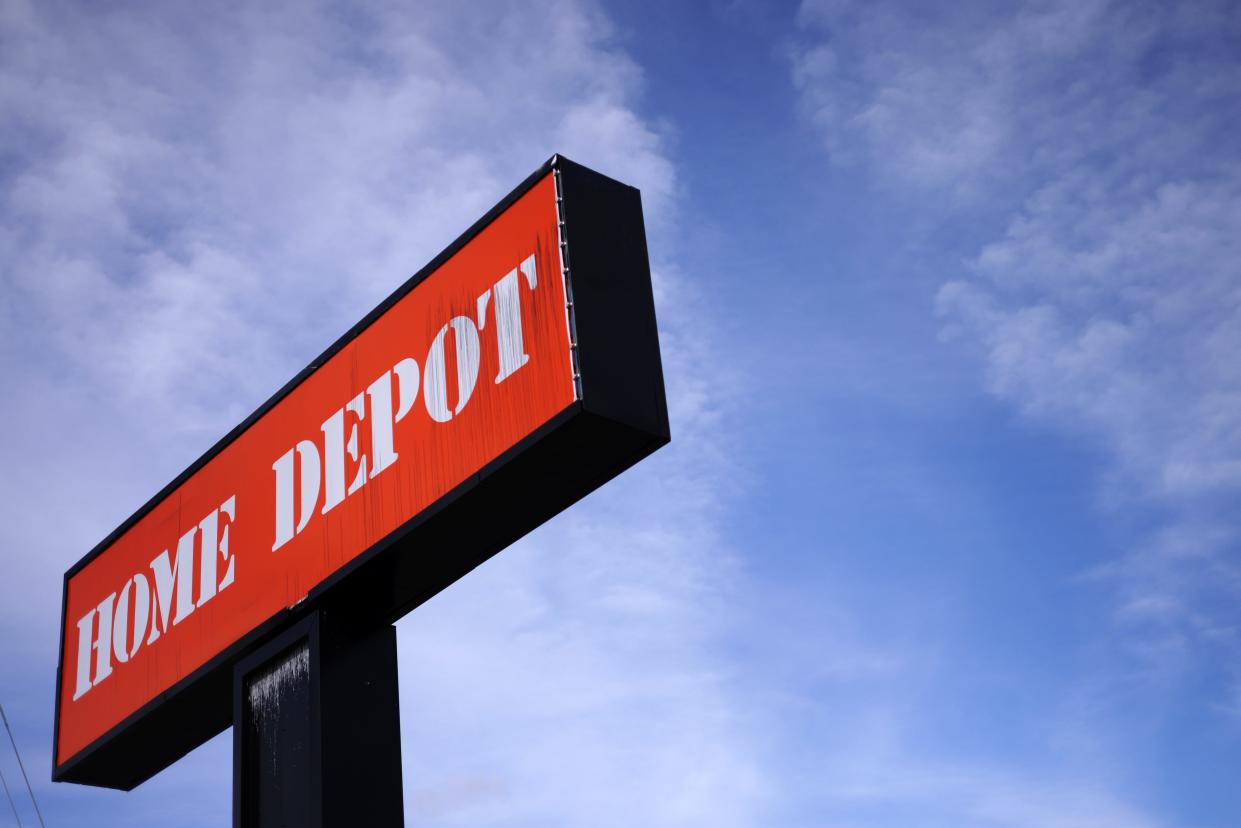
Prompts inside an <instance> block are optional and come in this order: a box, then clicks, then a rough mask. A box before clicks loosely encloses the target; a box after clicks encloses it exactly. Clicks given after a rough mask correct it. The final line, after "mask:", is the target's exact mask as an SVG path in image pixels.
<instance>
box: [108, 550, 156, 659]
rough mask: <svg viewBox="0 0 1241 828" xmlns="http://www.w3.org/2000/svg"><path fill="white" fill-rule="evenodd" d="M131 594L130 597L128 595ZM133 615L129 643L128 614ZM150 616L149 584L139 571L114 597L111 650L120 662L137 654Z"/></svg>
mask: <svg viewBox="0 0 1241 828" xmlns="http://www.w3.org/2000/svg"><path fill="white" fill-rule="evenodd" d="M131 595H132V597H130V596H131ZM131 604H132V612H133V616H134V632H133V643H132V644H131V643H130V635H129V615H130V611H131ZM150 618H151V585H150V583H148V582H147V578H146V576H145V575H143V574H142V573H141V572H139V573H137V574H136V575H134V577H132V578H130V579H129V580H128V581H126V582H125V586H124V587H122V588H121V594H120V597H119V598H117V599H116V613H115V618H114V620H113V622H112V652H113V653H114V654H115V655H116V660H117V661H119V662H120V663H121V664H124V663H125V662H127V661H129V660H130V659H131V658H133V657H134V656H136V655H137V654H138V650H139V649H140V648H141V647H142V639H144V638H146V634H147V623H148V622H149V621H150Z"/></svg>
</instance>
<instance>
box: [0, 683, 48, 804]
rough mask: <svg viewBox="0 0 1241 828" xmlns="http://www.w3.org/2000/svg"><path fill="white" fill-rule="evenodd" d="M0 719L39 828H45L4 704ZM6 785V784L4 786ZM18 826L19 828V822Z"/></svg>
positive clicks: (0, 711)
mask: <svg viewBox="0 0 1241 828" xmlns="http://www.w3.org/2000/svg"><path fill="white" fill-rule="evenodd" d="M0 720H3V721H4V729H5V730H7V731H8V732H9V742H11V743H12V745H13V755H14V756H16V757H17V767H19V768H21V769H22V779H25V780H26V790H27V791H28V792H29V793H30V801H31V802H33V803H34V812H35V816H37V817H38V818H39V826H40V828H47V825H46V824H44V822H43V812H42V811H40V810H39V800H37V799H35V798H34V788H32V787H30V777H29V776H27V775H26V765H25V764H24V763H23V762H22V754H21V752H20V751H19V750H18V749H17V740H16V739H14V738H13V728H11V727H9V717H8V716H6V715H4V705H2V704H0ZM5 787H6V788H7V787H8V786H7V785H6V786H5ZM18 824H19V828H20V822H19V823H18Z"/></svg>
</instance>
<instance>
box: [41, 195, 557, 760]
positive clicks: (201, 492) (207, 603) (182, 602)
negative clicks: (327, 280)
mask: <svg viewBox="0 0 1241 828" xmlns="http://www.w3.org/2000/svg"><path fill="white" fill-rule="evenodd" d="M559 234H560V230H559V227H558V214H557V192H556V182H555V176H554V174H553V173H552V172H551V171H548V172H547V174H546V175H545V176H544V177H543V178H542V179H541V180H539V181H537V183H535V184H533V185H532V186H530V187H529V189H527V190H526V191H525V192H524V193H523V194H522V195H521V196H520V197H519V198H517V199H516V200H515V201H514V202H513V203H512V204H510V205H509V206H508V207H507V208H505V209H504V210H503V211H502V212H500V213H499V214H498V215H496V216H495V217H494V218H493V219H492V220H491V221H490V223H489V224H487V225H486V226H485V227H483V228H482V229H481V230H478V231H477V232H476V234H475V235H474V236H473V237H472V238H470V239H469V240H468V241H467V242H466V243H465V244H464V245H463V246H461V247H459V248H458V249H457V250H456V251H455V252H453V253H452V254H451V255H450V256H449V257H448V258H447V259H445V260H444V261H442V262H441V263H440V264H439V266H438V267H436V268H435V269H433V270H431V271H430V272H429V273H428V274H427V275H426V276H425V277H424V278H423V279H422V280H421V281H419V282H418V283H417V284H415V285H414V286H413V287H412V289H410V290H409V291H408V292H406V293H404V295H401V296H400V298H398V299H396V300H395V302H393V303H392V304H391V305H390V306H388V307H387V308H386V309H385V310H383V311H382V312H381V313H379V315H378V316H375V317H374V318H373V319H371V320H370V322H369V323H368V324H367V325H366V326H365V328H363V329H362V330H361V331H360V332H359V333H357V334H356V336H354V337H353V338H352V339H351V340H349V341H348V342H346V344H344V346H343V347H341V348H340V349H339V350H337V351H335V353H333V354H332V355H331V356H330V357H329V358H328V359H326V361H324V362H323V363H322V364H319V365H317V366H316V367H314V369H313V370H312V371H311V372H310V373H308V374H306V375H305V376H304V378H303V379H302V380H301V381H300V382H298V383H297V384H295V385H293V386H292V387H291V389H289V390H287V391H286V392H285V393H284V396H283V397H280V398H279V399H278V400H277V401H276V402H275V403H274V404H272V405H271V406H270V407H269V408H267V409H266V410H265V411H264V412H263V413H262V414H261V415H260V416H259V417H258V418H257V419H255V420H254V421H253V422H251V423H250V424H249V425H248V427H246V428H245V429H244V430H243V431H241V432H240V433H239V434H237V435H236V436H234V437H233V438H232V439H231V441H229V442H226V443H225V444H224V445H223V447H222V448H221V449H220V450H219V451H218V452H216V453H215V454H213V455H210V456H209V459H208V460H207V461H206V462H205V463H203V464H202V465H200V466H199V467H198V468H197V470H195V471H194V472H193V473H192V474H190V475H189V476H188V477H186V478H184V479H183V480H182V481H181V482H180V483H179V484H178V485H176V486H175V487H174V488H172V489H171V490H169V491H167V492H166V493H165V495H164V496H163V497H162V498H161V499H159V500H158V501H157V502H155V503H154V505H153V506H150V507H149V508H148V509H147V510H146V511H145V512H144V513H140V517H138V519H137V520H136V521H134V522H132V523H131V524H129V525H128V526H127V527H126V528H124V530H123V531H121V532H120V534H118V535H116V536H115V537H114V538H113V539H111V540H110V542H108V543H107V544H106V545H105V546H104V547H103V548H101V549H99V550H97V551H96V553H94V554H93V556H92V557H90V558H88V560H87V562H86V563H85V564H84V565H81V566H80V568H78V569H77V570H76V571H71V573H70V575H69V576H68V579H67V582H66V596H65V613H64V629H63V631H62V637H63V638H62V655H61V658H62V661H61V668H60V686H59V688H58V693H59V719H58V729H57V738H56V745H55V748H56V763H55V764H56V765H57V766H60V765H63V764H64V763H65V762H66V761H68V760H70V759H72V758H73V757H74V756H75V754H78V753H79V752H80V751H82V750H83V749H84V748H86V747H87V746H89V745H91V743H92V742H94V741H95V740H97V739H99V738H100V737H101V736H103V735H104V734H106V733H108V732H109V731H110V730H112V729H113V728H115V727H116V726H117V725H119V724H121V723H122V722H124V721H125V720H126V718H127V717H129V716H131V715H132V714H134V713H135V712H136V711H138V710H139V709H141V708H142V707H143V706H144V705H148V704H149V703H151V702H152V701H153V700H155V699H157V697H159V696H160V694H161V693H164V692H165V691H167V690H168V689H169V688H172V687H174V686H175V685H177V684H178V682H181V681H183V680H184V679H186V678H187V677H188V676H190V675H191V674H192V673H193V672H194V671H195V670H196V669H198V668H200V667H202V666H203V665H204V664H206V663H207V662H208V661H209V660H211V659H212V658H213V657H215V656H217V655H218V654H220V653H222V652H223V651H224V650H225V649H226V648H228V647H229V646H230V645H232V644H234V643H235V642H237V641H238V640H240V639H241V638H242V637H243V636H245V635H246V634H247V633H248V632H250V631H251V630H254V629H255V628H256V627H258V626H259V625H261V624H262V623H264V622H265V621H267V620H269V619H271V618H272V617H274V616H275V615H276V614H278V613H280V612H281V611H282V610H285V609H287V608H290V607H293V606H295V605H297V604H298V602H299V601H302V600H303V599H304V598H306V596H307V595H308V593H309V592H310V591H311V590H312V589H314V588H315V587H316V585H319V584H321V583H323V582H324V580H325V579H327V578H328V577H329V576H331V575H332V574H333V573H335V572H337V571H338V570H339V569H340V568H341V567H343V566H344V565H346V564H347V563H349V562H350V561H351V560H353V559H354V558H355V557H357V556H359V555H360V554H361V553H363V552H364V551H366V550H367V549H368V548H370V547H372V546H373V545H374V544H375V543H376V542H377V541H379V540H381V539H383V538H384V537H385V536H387V535H389V534H390V533H392V532H393V531H394V530H396V529H397V528H398V527H400V526H401V525H402V524H404V523H405V522H406V521H408V520H410V518H411V517H413V516H415V515H417V514H419V513H420V512H421V511H422V510H424V509H426V508H427V507H428V506H429V505H431V504H433V503H435V502H436V500H437V499H439V498H441V497H443V496H444V495H445V494H446V493H448V492H449V491H450V490H452V489H453V488H454V487H456V486H458V485H459V484H461V483H462V482H463V481H465V480H466V479H467V478H468V477H469V476H470V475H472V474H475V473H476V472H478V470H479V469H481V468H483V467H484V466H485V465H486V464H488V463H489V462H491V461H493V460H495V459H497V458H498V457H499V456H500V455H501V454H502V453H503V452H505V451H506V450H507V449H509V448H511V447H513V446H514V445H516V444H517V443H518V442H519V441H521V440H522V439H523V438H525V437H527V436H529V435H530V434H531V433H533V432H534V431H535V430H537V429H538V428H539V427H540V426H542V425H544V424H545V423H547V422H548V421H549V420H551V419H552V418H553V417H554V416H555V415H557V414H558V413H560V412H562V411H564V410H565V409H566V408H567V407H569V406H571V405H573V404H574V402H575V400H576V399H577V398H578V396H579V394H578V391H577V389H576V387H575V378H574V355H573V353H572V350H571V344H572V337H571V335H570V325H571V321H570V316H569V313H570V308H569V305H568V302H567V297H566V283H565V278H564V272H565V269H564V265H565V263H564V262H563V261H562V256H561V252H562V250H561V244H560V243H561V238H560V235H559ZM401 554H418V550H416V549H413V550H403V551H402V553H401Z"/></svg>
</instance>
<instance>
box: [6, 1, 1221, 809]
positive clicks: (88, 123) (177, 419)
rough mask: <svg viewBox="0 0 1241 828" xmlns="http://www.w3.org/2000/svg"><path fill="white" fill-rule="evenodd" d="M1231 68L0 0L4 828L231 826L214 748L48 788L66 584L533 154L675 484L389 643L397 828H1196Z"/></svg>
mask: <svg viewBox="0 0 1241 828" xmlns="http://www.w3.org/2000/svg"><path fill="white" fill-rule="evenodd" d="M467 5H468V8H457V7H458V6H467ZM1238 56H1241V14H1238V12H1237V11H1236V10H1235V9H1234V8H1231V7H1230V4H1228V3H1222V2H1221V3H1212V2H1193V3H1183V4H1171V3H1164V4H1156V3H1140V2H1133V3H1124V4H1122V3H1109V2H1098V1H1094V0H1086V1H1085V2H1083V0H1077V2H1058V0H1044V2H1011V3H998V4H997V3H956V4H934V5H928V4H917V3H904V4H902V3H890V2H882V1H881V2H871V3H854V2H849V1H848V0H806V2H804V3H800V4H799V3H778V2H771V3H768V2H763V3H759V2H750V0H737V1H736V2H731V3H725V2H702V3H694V4H688V3H686V4H674V3H656V2H646V1H645V0H643V1H642V2H632V3H625V4H609V3H590V2H586V1H585V0H560V1H559V2H557V1H556V0H540V1H539V2H531V3H525V4H520V5H518V4H511V5H509V4H496V3H486V2H483V3H473V4H432V3H422V4H409V5H405V4H398V3H390V2H367V3H356V4H351V5H348V6H337V5H332V4H318V3H301V4H295V3H272V4H263V5H262V6H261V7H259V6H256V5H254V4H230V3H220V4H212V5H211V7H210V8H207V9H202V8H197V7H191V6H189V5H184V6H180V7H178V6H177V5H176V4H162V5H159V6H142V5H139V4H129V5H124V4H112V5H111V6H110V7H109V8H107V9H103V8H100V7H98V6H97V5H96V4H90V5H87V4H73V3H56V2H50V3H37V4H35V3H28V2H22V0H0V113H3V117H2V118H0V124H3V128H0V370H2V371H3V376H4V378H5V380H6V382H5V387H6V392H5V394H4V395H3V397H2V398H0V405H2V406H3V414H4V417H5V419H6V421H7V422H9V423H10V427H9V428H8V429H5V430H4V432H3V434H2V436H0V458H2V459H3V466H4V468H5V469H6V470H7V472H8V473H7V474H5V475H3V477H0V497H2V498H3V503H4V504H5V506H4V512H3V518H4V519H3V521H0V550H3V552H2V553H0V554H3V560H4V562H5V569H6V574H5V577H4V578H3V579H2V580H0V663H2V664H3V667H2V669H0V703H3V704H4V705H5V709H6V711H7V712H8V713H9V716H10V719H11V720H12V721H13V723H14V726H15V730H16V733H17V737H18V739H19V741H20V744H21V745H22V747H23V750H24V755H25V757H26V760H27V765H28V766H29V767H30V768H31V769H32V773H33V776H34V779H33V781H34V783H35V786H36V792H37V794H38V796H39V799H40V803H41V804H42V806H43V810H44V813H45V815H46V816H47V818H48V824H49V825H78V824H88V823H89V824H92V825H103V826H107V825H118V826H119V825H156V824H159V825H166V824H177V825H190V826H194V825H223V824H227V822H228V820H229V818H230V810H229V809H230V796H231V792H230V785H231V776H230V774H231V768H230V764H229V763H230V760H231V754H230V743H229V738H230V736H229V734H224V735H222V736H221V737H219V738H217V739H215V740H213V741H212V742H210V743H208V744H207V745H205V746H204V747H203V748H201V749H199V750H197V751H195V752H194V753H192V754H191V755H190V756H188V757H186V758H185V759H184V760H182V761H181V762H180V763H178V764H177V765H176V766H175V767H173V768H171V769H169V770H167V771H165V772H163V773H161V774H160V775H158V776H156V777H155V778H153V779H152V780H151V781H149V782H147V783H145V784H144V785H142V786H141V787H139V788H138V789H136V790H135V791H134V792H132V793H128V794H121V793H116V792H112V791H103V790H94V789H90V788H85V787H78V786H70V785H52V783H50V782H49V781H48V777H49V774H50V764H49V763H50V746H51V727H52V722H51V716H52V699H53V684H54V675H55V652H56V640H57V623H58V615H59V610H60V607H59V598H60V578H61V574H62V573H63V571H64V569H65V568H66V567H67V566H68V565H70V564H71V563H72V562H73V561H76V560H77V559H78V558H79V557H80V556H81V555H82V554H83V553H84V552H85V551H87V550H88V549H90V548H91V547H92V546H93V545H94V544H95V543H96V542H97V541H98V540H99V539H100V538H102V537H103V536H104V535H106V534H107V532H108V531H110V530H111V529H112V528H113V527H114V526H115V525H117V524H118V523H119V522H120V521H121V520H123V519H124V518H125V517H126V516H128V515H129V514H130V513H131V512H132V511H133V510H134V509H135V508H136V507H137V506H139V505H141V503H143V502H144V501H145V500H146V498H147V497H148V496H149V495H150V494H151V493H152V492H154V491H156V490H157V489H158V488H160V487H161V486H162V485H163V484H165V483H166V482H167V481H168V480H169V479H171V478H172V477H173V476H175V475H176V474H177V473H178V472H179V471H180V470H181V469H182V468H184V467H185V466H186V465H187V464H188V463H190V462H191V461H192V460H193V459H194V458H195V457H197V456H198V455H199V454H200V453H201V452H202V451H203V450H205V449H206V448H207V447H208V446H210V445H211V444H212V443H213V442H214V441H215V440H216V439H218V437H219V436H220V435H221V434H223V433H225V432H226V431H227V430H228V429H229V428H231V427H232V426H233V425H234V424H235V423H236V422H238V421H239V420H240V419H241V418H243V417H244V416H245V415H246V414H248V413H249V412H250V411H251V410H252V409H253V408H254V407H255V406H256V405H258V404H259V403H260V402H262V401H263V400H264V399H266V397H267V396H268V395H269V394H270V393H271V391H272V390H274V389H275V388H277V387H279V386H280V385H282V384H283V383H284V382H285V381H286V380H287V379H288V378H289V377H290V376H292V375H293V374H294V373H295V372H296V371H297V370H299V369H300V368H301V367H302V366H303V365H304V364H306V363H307V362H308V361H309V359H310V358H312V357H313V356H314V355H316V354H317V353H318V352H319V351H320V350H321V349H322V348H323V347H324V346H325V345H326V344H328V343H329V342H331V341H332V340H334V339H335V338H336V337H337V336H338V335H339V334H340V333H341V332H342V331H344V330H345V329H347V328H348V327H349V325H350V324H352V322H353V321H355V320H356V319H357V318H359V317H360V316H361V315H362V314H363V313H364V312H366V311H367V310H369V309H370V308H371V307H372V306H373V305H374V304H376V303H377V302H378V301H379V300H380V299H381V298H383V297H384V296H385V295H387V293H388V292H390V291H391V290H392V288H393V287H395V286H396V285H397V284H399V283H400V282H401V281H402V280H403V279H404V278H405V277H406V276H407V275H408V274H409V273H411V272H413V271H414V270H415V269H417V268H418V267H420V266H421V265H422V264H424V263H425V262H426V261H427V260H429V259H430V258H431V257H432V256H433V255H434V254H435V253H436V252H438V251H439V250H440V249H441V248H442V247H443V246H444V245H445V244H446V243H447V242H448V241H450V240H451V239H452V238H453V237H454V236H455V235H456V233H457V232H459V231H460V230H461V229H462V228H464V227H466V226H468V224H469V223H470V222H472V221H473V219H474V218H476V217H477V216H478V215H479V214H481V213H482V212H483V211H484V210H485V209H486V208H487V207H489V206H490V205H491V204H492V203H494V202H495V201H496V200H497V199H498V198H499V197H500V196H502V195H503V194H504V193H505V192H507V191H508V190H509V189H510V188H511V187H512V186H513V185H514V184H515V183H517V182H518V181H520V180H521V179H522V178H523V177H524V176H525V175H526V174H527V173H528V172H529V171H530V170H532V169H534V168H535V167H536V166H537V165H538V164H539V163H540V162H541V161H543V160H544V159H545V158H546V157H548V156H549V155H551V154H552V153H553V152H563V153H565V154H567V155H568V156H570V157H572V158H574V159H575V160H578V161H581V162H583V163H585V164H588V165H590V166H592V167H595V168H596V169H599V170H600V171H602V172H605V173H608V174H610V175H613V176H614V177H617V178H620V179H622V180H625V181H627V182H629V183H632V184H634V185H636V186H638V187H640V188H641V189H642V192H643V198H644V204H645V209H646V213H647V222H648V233H649V236H650V246H651V254H652V263H653V266H654V270H655V280H656V291H657V302H658V313H659V319H660V325H661V341H662V345H663V349H664V356H665V369H666V381H667V386H668V391H669V397H670V406H671V410H672V417H673V435H674V442H673V444H672V445H671V446H669V447H668V448H666V449H664V450H662V451H661V452H660V453H659V454H657V455H655V456H654V457H652V458H651V459H650V460H648V461H646V462H645V463H643V464H642V465H641V466H639V467H637V468H635V469H633V470H632V471H630V472H629V473H627V474H626V475H624V476H623V477H621V478H620V479H618V480H616V481H614V482H613V483H610V484H609V485H608V486H606V487H604V488H603V489H602V490H600V491H599V492H597V493H596V494H594V495H592V496H590V497H589V498H587V499H586V500H585V501H583V502H582V503H581V504H579V505H578V506H576V507H574V508H573V509H572V510H570V511H569V512H567V513H565V514H564V515H562V516H560V517H558V518H557V519H555V520H553V521H552V522H550V523H549V524H547V525H546V526H544V527H542V528H540V529H539V530H537V531H536V532H534V533H533V534H531V535H530V536H529V537H527V538H526V539H523V540H522V541H521V542H519V543H518V544H516V545H515V546H514V547H512V548H511V549H509V550H506V551H505V552H504V553H503V554H501V555H499V556H498V557H496V558H495V559H493V560H492V561H491V562H489V563H488V564H487V565H485V566H484V567H482V568H481V569H480V570H478V571H476V572H475V573H473V574H471V576H470V577H468V578H466V579H464V580H463V581H461V582H460V583H458V584H457V585H455V586H454V587H453V588H452V589H450V590H448V591H447V592H445V593H443V594H442V595H440V596H438V597H437V598H435V599H434V600H433V601H431V602H430V603H429V604H427V605H425V606H424V607H422V608H420V609H419V610H417V611H416V612H414V613H412V614H411V615H409V616H407V617H406V618H405V619H404V620H403V621H401V622H400V623H399V624H398V636H399V645H400V658H401V696H402V708H401V715H402V737H403V751H404V760H403V761H404V776H405V795H406V808H407V823H408V824H410V825H425V826H454V828H455V827H456V826H492V825H505V826H514V825H515V826H535V825H538V826H547V825H600V826H611V825H617V826H619V825H625V826H629V825H635V824H642V825H651V826H681V825H712V826H764V827H765V826H791V827H800V826H806V827H807V828H810V826H815V827H816V828H817V827H818V826H834V827H835V826H838V827H839V828H855V826H868V827H869V826H876V827H882V826H954V828H955V827H956V826H966V827H967V828H974V827H975V826H977V827H978V828H983V827H984V826H985V827H986V828H996V827H997V826H1005V827H1006V828H1007V827H1008V826H1013V827H1014V828H1024V827H1025V826H1039V827H1040V828H1043V827H1044V826H1049V827H1050V828H1084V827H1085V826H1092V827H1093V826H1109V827H1110V826H1117V827H1118V828H1156V827H1158V828H1164V827H1168V828H1171V827H1172V826H1176V828H1180V827H1181V826H1194V827H1195V828H1198V827H1200V828H1216V827H1217V826H1218V827H1219V828H1223V827H1224V826H1235V825H1237V824H1239V823H1241V797H1238V796H1237V795H1236V792H1235V791H1236V779H1235V768H1236V767H1238V765H1239V764H1241V660H1239V657H1241V609H1239V608H1241V560H1239V557H1238V556H1239V555H1241V533H1239V529H1241V527H1239V526H1238V521H1237V518H1236V515H1237V514H1238V510H1237V508H1236V502H1237V497H1238V495H1239V494H1241V360H1238V359H1237V358H1236V354H1238V353H1241V272H1239V270H1238V264H1237V262H1238V252H1239V251H1238V242H1237V239H1239V238H1241V207H1239V206H1238V205H1241V198H1239V196H1241V151H1239V150H1238V149H1237V143H1236V140H1235V135H1234V133H1235V124H1236V122H1237V119H1238V116H1241V57H1238ZM0 771H3V773H4V775H5V778H6V779H7V780H8V781H9V782H10V784H12V783H13V781H14V780H15V779H18V778H19V777H18V774H17V769H16V765H15V763H14V761H13V759H12V757H11V756H10V755H9V754H8V753H7V752H6V751H4V750H0ZM19 804H20V803H19ZM25 808H26V810H25V811H23V822H25V823H32V822H33V817H34V815H33V810H32V809H30V807H29V804H28V803H26V804H25ZM10 817H11V815H10V814H7V813H5V812H2V811H0V825H7V824H9V823H7V822H6V821H5V820H6V819H9V818H10Z"/></svg>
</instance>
